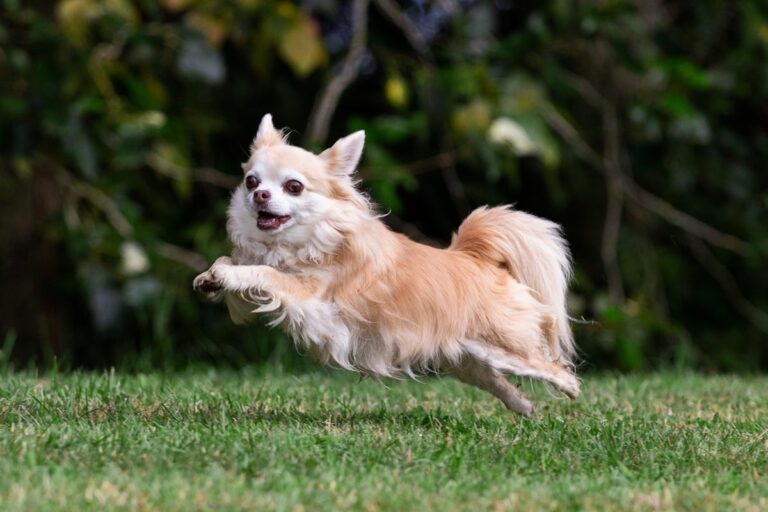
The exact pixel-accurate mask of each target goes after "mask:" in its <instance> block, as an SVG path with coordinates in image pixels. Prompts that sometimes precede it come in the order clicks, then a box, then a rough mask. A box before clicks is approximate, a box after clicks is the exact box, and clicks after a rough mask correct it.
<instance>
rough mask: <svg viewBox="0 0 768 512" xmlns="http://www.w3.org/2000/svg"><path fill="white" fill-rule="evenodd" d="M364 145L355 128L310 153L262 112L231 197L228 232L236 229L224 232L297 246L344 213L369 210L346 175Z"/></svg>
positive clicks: (335, 222) (338, 222)
mask: <svg viewBox="0 0 768 512" xmlns="http://www.w3.org/2000/svg"><path fill="white" fill-rule="evenodd" d="M364 143H365V133H364V132H362V131H358V132H355V133H353V134H351V135H348V136H346V137H344V138H342V139H339V140H338V141H337V142H336V143H335V144H334V145H333V146H331V147H330V148H328V149H326V150H325V151H323V152H322V153H320V154H319V155H316V154H314V153H311V152H309V151H306V150H304V149H302V148H299V147H296V146H291V145H290V144H288V143H287V142H286V137H285V135H284V133H283V132H282V131H281V130H277V129H276V128H275V127H274V125H273V124H272V116H271V115H270V114H267V115H265V116H264V117H263V118H262V120H261V124H260V125H259V129H258V132H257V134H256V137H255V138H254V140H253V144H252V145H251V155H250V158H249V159H248V161H247V162H245V163H244V164H243V166H242V167H243V172H244V176H243V181H242V183H241V184H240V185H239V186H238V188H237V189H236V190H235V193H234V195H233V198H232V203H231V206H230V211H229V216H230V224H231V226H230V230H231V231H232V230H237V231H238V232H236V233H230V234H231V235H233V238H236V237H240V238H242V237H243V236H245V237H246V238H247V239H248V240H250V241H252V242H274V241H279V242H286V243H290V244H291V245H301V244H303V243H306V242H307V241H309V240H310V239H311V238H313V237H315V238H316V237H317V236H318V235H319V233H318V230H323V229H327V228H328V227H329V226H330V227H331V228H333V229H335V230H337V231H338V228H339V226H341V225H343V224H344V223H345V222H347V223H348V222H349V221H350V220H352V219H350V218H345V217H349V216H356V215H357V216H359V215H360V214H369V207H368V202H367V200H366V199H365V197H364V196H363V195H362V194H360V193H359V192H358V191H357V190H356V189H355V187H354V180H353V178H352V176H353V173H354V171H355V169H356V167H357V163H358V162H359V160H360V156H361V154H362V152H363V145H364ZM246 233H247V234H246ZM320 234H321V233H320ZM233 241H234V240H233Z"/></svg>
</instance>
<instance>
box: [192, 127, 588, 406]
mask: <svg viewBox="0 0 768 512" xmlns="http://www.w3.org/2000/svg"><path fill="white" fill-rule="evenodd" d="M363 140H364V135H363V134H362V132H358V133H356V134H353V135H350V136H349V137H345V138H344V139H341V140H340V141H339V142H337V143H336V144H335V145H334V146H333V147H332V148H330V149H328V150H326V151H325V152H323V153H322V154H320V155H314V154H312V153H310V152H307V151H305V150H303V149H301V148H298V147H294V146H290V145H288V144H287V143H286V142H285V140H284V138H283V136H282V133H281V132H280V131H278V130H276V129H275V128H274V127H273V126H272V122H271V117H270V116H265V118H264V120H263V121H262V123H261V126H260V128H259V133H258V134H257V137H256V139H255V141H254V144H253V147H252V154H251V157H250V159H249V161H248V162H246V163H245V164H243V168H244V170H245V172H246V173H249V172H251V173H257V172H258V173H261V174H260V175H261V176H262V177H264V178H265V179H266V178H269V177H274V179H275V180H276V181H279V180H280V179H281V178H280V176H283V175H285V173H296V174H294V175H300V176H301V180H303V185H304V187H305V189H304V192H303V194H304V196H303V197H301V196H300V197H297V198H293V197H288V196H286V197H282V196H281V197H276V198H274V202H275V204H277V205H278V206H280V208H281V209H282V210H285V212H290V215H292V217H291V221H290V222H289V223H288V224H286V225H285V226H283V227H281V228H279V229H277V230H275V231H274V232H272V231H260V230H257V229H254V227H253V224H254V223H255V219H254V215H255V214H254V210H253V208H255V207H254V206H253V203H252V201H251V198H250V197H249V195H248V194H249V193H250V192H249V191H247V190H245V189H244V188H243V187H242V186H241V187H239V188H238V190H236V191H235V194H234V195H233V200H232V206H231V207H230V218H229V223H228V229H229V232H230V237H231V239H232V241H233V244H234V250H233V254H232V257H231V258H228V257H223V258H219V260H217V262H216V263H215V264H214V265H213V266H212V267H211V268H210V269H209V270H208V271H206V272H204V273H203V274H201V275H200V276H198V277H197V278H196V280H195V283H194V285H195V288H196V289H197V290H199V291H202V292H204V293H206V294H208V296H209V297H210V298H211V299H224V300H225V301H226V303H227V306H228V307H229V310H230V313H231V315H232V318H233V319H234V320H235V321H236V322H245V321H248V320H250V319H252V318H253V317H254V316H255V314H257V313H269V314H272V315H273V324H274V325H280V326H282V327H283V328H285V329H286V330H287V331H288V332H289V333H290V334H291V335H292V336H293V337H294V339H295V340H296V342H297V343H298V344H299V345H301V346H302V347H303V348H305V349H306V350H307V351H308V352H309V353H310V354H312V355H313V356H314V357H315V358H317V359H318V360H320V361H321V362H324V363H328V364H335V365H338V366H341V367H344V368H347V369H352V370H357V371H361V372H365V373H368V374H372V375H378V376H397V375H402V374H406V375H413V372H414V370H418V371H425V370H434V371H438V372H444V373H447V374H450V375H453V376H455V377H457V378H458V379H460V380H462V381H464V382H467V383H469V384H472V385H475V386H477V387H479V388H481V389H484V390H486V391H488V392H490V393H492V394H494V395H495V396H497V397H498V398H499V399H501V400H502V402H503V403H504V404H505V405H506V406H507V407H508V408H510V409H511V410H514V411H516V412H518V413H520V414H523V415H528V416H530V415H531V414H532V413H533V406H532V404H531V403H530V402H529V401H528V400H527V399H526V398H525V397H523V396H522V394H521V393H520V392H519V391H518V390H517V389H516V388H515V387H514V386H512V385H511V384H510V383H509V382H508V381H507V380H506V377H507V376H508V375H513V374H514V375H518V376H527V377H533V378H536V379H540V380H543V381H546V382H549V383H551V384H553V385H554V386H555V387H556V388H557V389H559V390H560V391H562V392H563V393H565V394H566V395H567V396H569V397H571V398H576V397H577V396H578V394H579V381H578V379H577V378H576V376H575V375H574V373H573V357H574V353H575V347H574V343H573V337H572V335H571V330H570V326H569V323H568V316H567V313H566V310H565V294H566V292H567V282H568V279H569V273H570V262H569V255H568V250H567V246H566V243H565V241H564V240H563V238H562V237H561V236H560V232H559V228H558V226H557V225H555V224H553V223H551V222H549V221H547V220H544V219H540V218H538V217H534V216H532V215H529V214H526V213H523V212H520V211H515V210H513V209H511V208H509V207H497V208H480V209H478V210H475V211H474V212H473V213H472V214H471V215H470V216H469V217H468V218H467V219H466V220H465V221H464V222H463V223H462V225H461V226H460V228H459V230H458V232H457V233H456V235H455V236H454V238H453V241H452V243H451V245H450V246H449V247H448V248H447V249H435V248H432V247H428V246H425V245H422V244H419V243H416V242H414V241H412V240H410V239H408V238H407V237H405V236H403V235H401V234H398V233H394V232H392V231H390V230H389V229H388V228H387V227H386V226H385V225H384V224H383V223H382V222H381V221H380V220H379V218H378V216H377V215H376V214H375V213H374V211H373V208H372V206H371V204H370V203H369V201H368V200H367V198H365V196H363V195H362V194H361V193H360V192H358V190H357V189H356V187H355V184H354V181H353V178H352V173H353V171H354V169H355V167H356V165H357V162H358V160H359V157H360V153H361V151H362V144H363ZM286 169H287V170H286ZM292 176H293V175H292ZM273 195H279V191H278V190H276V189H274V190H273ZM249 201H250V202H249ZM307 211H310V212H320V213H312V214H305V213H306V212H307ZM285 212H283V211H281V212H280V214H284V213H285ZM294 219H295V220H294Z"/></svg>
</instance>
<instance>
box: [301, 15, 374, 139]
mask: <svg viewBox="0 0 768 512" xmlns="http://www.w3.org/2000/svg"><path fill="white" fill-rule="evenodd" d="M368 6H369V0H355V1H354V3H353V4H352V41H351V42H350V44H349V52H347V55H346V57H344V60H343V61H342V63H341V68H340V70H339V72H338V73H336V74H335V75H334V76H333V78H332V79H331V80H330V82H328V84H327V85H326V87H325V89H323V91H322V92H321V93H320V95H319V96H318V98H317V100H316V101H315V106H314V107H313V108H312V114H311V115H310V116H309V123H308V124H307V135H306V139H307V142H308V143H310V144H323V143H325V141H326V139H327V138H328V128H329V127H330V124H331V118H332V117H333V113H334V112H335V111H336V107H337V106H338V104H339V99H340V98H341V95H342V94H343V93H344V91H345V90H346V89H347V87H349V85H350V84H351V83H352V82H353V81H354V79H355V78H357V74H358V72H359V69H360V60H361V59H362V57H363V53H364V52H365V45H366V41H367V38H368Z"/></svg>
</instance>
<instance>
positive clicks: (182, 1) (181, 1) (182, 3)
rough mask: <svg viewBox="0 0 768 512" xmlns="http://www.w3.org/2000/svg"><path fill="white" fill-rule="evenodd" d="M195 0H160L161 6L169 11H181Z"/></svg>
mask: <svg viewBox="0 0 768 512" xmlns="http://www.w3.org/2000/svg"><path fill="white" fill-rule="evenodd" d="M194 2H195V0H160V3H161V4H163V7H165V8H166V10H168V11H171V12H177V11H181V10H183V9H186V8H187V7H189V6H190V5H192V4H193V3H194Z"/></svg>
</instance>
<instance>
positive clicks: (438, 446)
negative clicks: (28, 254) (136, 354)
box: [0, 371, 768, 511]
mask: <svg viewBox="0 0 768 512" xmlns="http://www.w3.org/2000/svg"><path fill="white" fill-rule="evenodd" d="M523 387H524V389H526V391H528V392H529V394H531V395H533V396H534V398H535V399H536V402H537V405H538V414H539V419H538V420H534V421H531V420H523V419H520V418H518V417H516V416H513V415H512V414H510V413H508V412H507V411H506V410H505V409H504V408H503V407H502V406H501V405H500V404H499V403H497V402H496V401H495V399H493V398H491V397H490V396H489V395H486V394H484V393H482V392H479V391H476V390H474V389H471V388H469V387H466V386H463V385H461V384H459V383H457V382H454V381H451V380H447V379H445V380H438V379H431V378H429V379H424V380H423V381H422V382H413V381H387V382H385V383H381V382H376V381H373V380H369V379H365V380H362V381H360V380H359V379H358V378H357V377H356V376H354V375H351V374H344V373H340V372H339V373H336V372H327V373H326V372H315V373H307V374H300V375H277V374H274V372H272V373H270V372H268V371H266V372H258V371H256V372H243V373H233V372H230V373H227V372H209V373H208V372H199V373H182V374H169V375H162V374H148V375H121V374H119V373H118V374H74V375H62V374H59V375H50V376H35V375H32V374H28V373H26V374H25V373H18V374H13V373H11V374H5V375H0V509H2V510H24V511H27V510H45V511H49V510H109V509H129V510H163V511H166V510H184V511H186V510H196V509H207V510H230V509H231V510H307V511H314V510H346V509H349V510H439V511H447V510H472V511H480V510H555V509H569V510H570V509H583V510H617V509H621V510H670V509H675V510H692V511H702V510H713V511H714V510H717V511H720V510H755V511H758V510H760V511H764V510H768V455H766V454H767V453H768V378H766V377H728V376H714V377H711V376H700V375H690V374H683V375H672V374H656V375H647V376H630V377H619V376H587V377H586V378H585V380H584V392H583V396H582V398H581V399H579V400H578V401H577V402H570V401H567V400H563V399H557V398H553V397H552V396H550V394H549V393H548V392H547V390H545V389H543V388H541V387H540V386H533V385H531V384H527V383H526V384H524V386H523Z"/></svg>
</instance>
